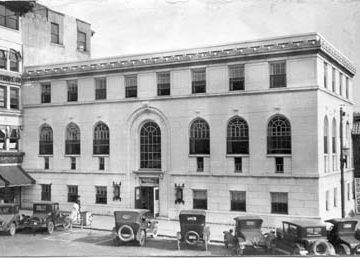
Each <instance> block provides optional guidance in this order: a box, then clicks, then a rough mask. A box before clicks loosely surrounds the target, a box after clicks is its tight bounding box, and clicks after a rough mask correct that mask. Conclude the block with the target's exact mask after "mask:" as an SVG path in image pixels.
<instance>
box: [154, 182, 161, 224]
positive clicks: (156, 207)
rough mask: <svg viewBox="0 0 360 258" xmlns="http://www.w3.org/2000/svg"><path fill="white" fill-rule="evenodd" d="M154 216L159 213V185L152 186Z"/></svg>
mask: <svg viewBox="0 0 360 258" xmlns="http://www.w3.org/2000/svg"><path fill="white" fill-rule="evenodd" d="M153 190H154V217H158V216H159V214H160V202H159V187H154V189H153Z"/></svg>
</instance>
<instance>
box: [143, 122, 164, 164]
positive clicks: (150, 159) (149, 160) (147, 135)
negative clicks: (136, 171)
mask: <svg viewBox="0 0 360 258" xmlns="http://www.w3.org/2000/svg"><path fill="white" fill-rule="evenodd" d="M140 168H150V169H161V131H160V127H159V126H158V125H157V124H156V123H154V122H146V123H145V124H144V125H143V127H142V128H141V131H140Z"/></svg>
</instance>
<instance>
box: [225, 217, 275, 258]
mask: <svg viewBox="0 0 360 258" xmlns="http://www.w3.org/2000/svg"><path fill="white" fill-rule="evenodd" d="M234 220H235V229H234V230H235V235H232V230H229V231H224V232H223V233H224V244H225V247H226V248H228V247H229V246H232V247H233V248H234V249H235V251H236V253H237V254H240V255H241V254H243V252H244V251H250V252H255V253H258V252H259V251H260V252H261V253H268V252H269V251H270V250H271V242H272V240H273V239H274V238H275V235H274V234H271V233H267V234H263V233H262V232H261V226H262V223H263V220H262V219H261V218H260V217H259V216H251V215H245V216H238V217H235V218H234Z"/></svg>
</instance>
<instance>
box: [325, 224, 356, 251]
mask: <svg viewBox="0 0 360 258" xmlns="http://www.w3.org/2000/svg"><path fill="white" fill-rule="evenodd" d="M325 222H328V223H331V224H332V228H331V229H330V230H329V232H328V240H329V241H330V243H332V244H333V245H334V246H335V250H336V253H337V254H340V255H350V254H356V255H360V239H357V238H356V235H355V234H356V225H357V224H358V222H359V221H358V220H356V219H352V218H343V219H329V220H326V221H325Z"/></svg>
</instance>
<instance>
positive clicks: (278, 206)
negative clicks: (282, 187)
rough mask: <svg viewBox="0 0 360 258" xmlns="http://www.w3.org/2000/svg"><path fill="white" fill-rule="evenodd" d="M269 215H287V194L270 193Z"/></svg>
mask: <svg viewBox="0 0 360 258" xmlns="http://www.w3.org/2000/svg"><path fill="white" fill-rule="evenodd" d="M271 213H278V214H288V193H271Z"/></svg>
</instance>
